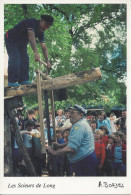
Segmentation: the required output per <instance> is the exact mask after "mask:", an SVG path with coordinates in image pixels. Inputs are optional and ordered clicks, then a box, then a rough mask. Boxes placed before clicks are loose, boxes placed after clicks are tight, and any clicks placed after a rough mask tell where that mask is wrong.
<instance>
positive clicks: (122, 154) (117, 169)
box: [112, 131, 126, 176]
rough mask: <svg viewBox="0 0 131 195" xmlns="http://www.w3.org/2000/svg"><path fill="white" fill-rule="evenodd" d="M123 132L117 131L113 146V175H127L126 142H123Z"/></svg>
mask: <svg viewBox="0 0 131 195" xmlns="http://www.w3.org/2000/svg"><path fill="white" fill-rule="evenodd" d="M123 136H124V134H123V132H121V131H117V132H116V133H115V142H116V143H115V144H114V145H113V146H112V157H113V159H112V160H113V161H112V176H126V144H125V143H123V142H122V140H123Z"/></svg>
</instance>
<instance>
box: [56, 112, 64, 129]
mask: <svg viewBox="0 0 131 195" xmlns="http://www.w3.org/2000/svg"><path fill="white" fill-rule="evenodd" d="M57 114H58V116H56V121H57V125H56V126H57V127H62V126H63V123H64V122H65V120H66V117H65V116H64V115H63V110H61V109H60V110H58V111H57Z"/></svg>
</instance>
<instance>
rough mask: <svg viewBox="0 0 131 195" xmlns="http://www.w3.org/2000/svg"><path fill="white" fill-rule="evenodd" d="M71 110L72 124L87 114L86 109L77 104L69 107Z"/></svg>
mask: <svg viewBox="0 0 131 195" xmlns="http://www.w3.org/2000/svg"><path fill="white" fill-rule="evenodd" d="M69 112H70V117H71V119H70V122H71V123H72V124H75V123H77V122H78V121H79V120H80V119H82V118H83V116H84V115H85V114H86V110H85V109H84V108H83V107H82V106H79V105H77V104H75V105H74V107H69Z"/></svg>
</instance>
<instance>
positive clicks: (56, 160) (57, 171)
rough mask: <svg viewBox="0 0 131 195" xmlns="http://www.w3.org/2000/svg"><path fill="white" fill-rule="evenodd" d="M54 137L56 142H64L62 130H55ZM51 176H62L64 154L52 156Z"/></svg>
mask: <svg viewBox="0 0 131 195" xmlns="http://www.w3.org/2000/svg"><path fill="white" fill-rule="evenodd" d="M56 138H57V142H58V144H64V143H65V141H64V139H63V136H62V132H61V131H59V130H56ZM52 167H53V176H64V155H57V156H53V164H52Z"/></svg>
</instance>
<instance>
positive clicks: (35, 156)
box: [20, 119, 42, 175]
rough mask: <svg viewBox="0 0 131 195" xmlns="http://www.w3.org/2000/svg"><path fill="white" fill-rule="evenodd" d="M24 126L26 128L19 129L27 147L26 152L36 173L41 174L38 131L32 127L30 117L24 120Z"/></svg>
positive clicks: (33, 123)
mask: <svg viewBox="0 0 131 195" xmlns="http://www.w3.org/2000/svg"><path fill="white" fill-rule="evenodd" d="M25 127H26V130H23V131H20V134H21V135H22V138H23V141H24V144H25V146H26V148H27V151H28V154H29V156H30V158H31V160H32V163H33V165H34V167H35V170H36V172H37V174H38V175H41V171H42V164H41V163H42V161H41V156H40V154H41V144H40V140H39V138H40V132H39V131H38V130H37V129H34V127H35V122H34V121H33V120H31V119H28V120H27V121H26V122H25ZM33 137H35V139H33ZM36 147H37V148H36ZM38 147H39V148H38Z"/></svg>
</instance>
